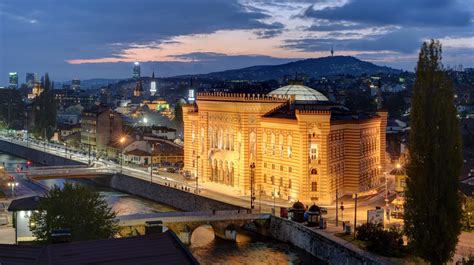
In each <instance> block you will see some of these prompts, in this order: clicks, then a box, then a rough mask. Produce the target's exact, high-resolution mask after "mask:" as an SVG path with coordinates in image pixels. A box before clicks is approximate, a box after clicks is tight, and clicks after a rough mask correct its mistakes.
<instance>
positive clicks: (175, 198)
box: [93, 174, 243, 211]
mask: <svg viewBox="0 0 474 265" xmlns="http://www.w3.org/2000/svg"><path fill="white" fill-rule="evenodd" d="M93 181H95V182H97V183H99V184H102V185H106V186H108V187H111V188H113V189H116V190H119V191H122V192H125V193H129V194H133V195H136V196H140V197H143V198H146V199H149V200H152V201H157V202H160V203H164V204H167V205H170V206H173V207H175V208H178V209H180V210H182V211H209V210H238V209H243V208H241V207H238V206H235V205H232V204H228V203H224V202H220V201H217V200H213V199H210V198H207V197H203V196H199V195H196V194H193V193H190V192H186V191H183V190H181V189H180V188H179V187H177V188H174V187H170V186H163V185H160V184H156V183H150V182H148V181H144V180H141V179H137V178H134V177H130V176H127V175H123V174H117V175H115V176H112V177H104V178H96V179H94V180H93Z"/></svg>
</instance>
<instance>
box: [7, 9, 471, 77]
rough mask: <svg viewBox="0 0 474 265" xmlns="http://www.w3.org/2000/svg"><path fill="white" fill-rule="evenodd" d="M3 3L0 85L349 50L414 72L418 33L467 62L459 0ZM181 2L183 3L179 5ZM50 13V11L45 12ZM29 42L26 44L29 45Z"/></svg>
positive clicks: (465, 12)
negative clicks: (12, 77) (12, 76)
mask: <svg viewBox="0 0 474 265" xmlns="http://www.w3.org/2000/svg"><path fill="white" fill-rule="evenodd" d="M427 4H428V1H426V0H420V1H415V2H407V3H405V4H400V3H398V1H395V0H390V1H384V2H379V1H375V0H353V1H345V0H338V1H308V0H298V1H291V2H290V1H284V0H260V1H244V0H242V1H237V0H236V1H214V0H203V1H185V2H183V1H178V2H170V1H140V2H139V3H135V2H133V3H132V1H128V2H127V1H122V2H121V4H120V5H114V4H113V2H112V1H98V2H94V3H93V4H91V3H90V2H85V1H75V2H71V3H68V5H67V6H65V5H61V3H60V2H59V1H56V0H48V1H41V2H37V1H28V0H24V1H6V2H3V3H2V4H0V7H1V10H2V11H0V13H1V16H2V23H1V24H0V34H1V35H2V38H1V39H2V42H1V43H0V46H1V47H2V49H1V50H2V54H1V58H2V60H0V61H1V63H0V73H1V75H0V83H1V84H6V83H7V82H8V73H9V72H18V74H19V79H20V80H24V76H25V74H26V73H27V72H35V73H39V74H40V75H41V74H44V72H49V73H51V76H52V78H53V79H54V80H57V81H65V80H72V79H73V78H79V79H89V78H126V77H129V76H130V69H131V67H132V65H133V62H135V61H140V62H141V65H142V72H143V76H150V75H151V72H152V69H155V74H156V76H157V77H163V76H173V75H179V74H198V73H207V72H213V71H221V70H227V69H235V68H240V67H246V66H252V65H261V64H280V63H285V62H289V61H294V60H298V59H304V58H315V57H322V56H329V55H330V51H331V47H334V50H335V54H336V55H352V56H356V57H358V58H360V59H363V60H367V61H371V62H374V63H376V64H379V65H387V66H391V67H394V68H401V69H405V70H410V71H413V69H414V66H415V61H416V59H417V55H416V51H417V50H418V49H419V47H420V45H421V43H422V41H423V40H426V39H429V38H439V39H440V40H441V42H442V43H443V45H444V61H445V64H446V65H451V66H453V65H458V64H462V65H464V66H465V67H473V65H472V61H473V59H474V55H473V51H474V44H473V43H474V30H473V29H474V27H472V26H473V23H474V19H473V17H474V16H473V13H474V5H472V3H470V2H469V1H467V0H458V1H447V0H439V1H430V2H429V6H427ZM183 5H185V8H183ZM53 11H54V12H53ZM33 43H34V45H32V44H33Z"/></svg>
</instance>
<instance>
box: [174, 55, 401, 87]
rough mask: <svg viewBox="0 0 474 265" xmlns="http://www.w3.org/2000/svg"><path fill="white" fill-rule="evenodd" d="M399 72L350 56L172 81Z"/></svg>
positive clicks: (261, 66) (318, 76)
mask: <svg viewBox="0 0 474 265" xmlns="http://www.w3.org/2000/svg"><path fill="white" fill-rule="evenodd" d="M401 72H403V71H402V70H399V69H394V68H391V67H388V66H379V65H376V64H374V63H371V62H367V61H362V60H360V59H358V58H355V57H353V56H329V57H320V58H309V59H303V60H298V61H294V62H289V63H284V64H278V65H255V66H250V67H245V68H240V69H231V70H225V71H220V72H211V73H208V74H196V75H180V76H175V78H190V77H195V78H209V79H221V80H232V79H234V80H235V79H240V80H256V81H264V80H270V79H279V78H282V77H284V76H288V75H295V74H304V75H307V76H309V77H313V78H320V77H323V76H333V75H340V74H349V75H362V74H375V73H386V74H387V73H393V74H398V73H401Z"/></svg>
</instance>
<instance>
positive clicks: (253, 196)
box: [250, 163, 255, 210]
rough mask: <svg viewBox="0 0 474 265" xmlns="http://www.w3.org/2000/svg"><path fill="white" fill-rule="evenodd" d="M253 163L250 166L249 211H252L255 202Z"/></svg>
mask: <svg viewBox="0 0 474 265" xmlns="http://www.w3.org/2000/svg"><path fill="white" fill-rule="evenodd" d="M254 182H255V163H252V164H250V210H253V209H254V201H255V187H254V185H255V183H254Z"/></svg>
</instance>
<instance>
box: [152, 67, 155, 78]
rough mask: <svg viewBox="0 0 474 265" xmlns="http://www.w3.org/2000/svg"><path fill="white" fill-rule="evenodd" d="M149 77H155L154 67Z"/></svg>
mask: <svg viewBox="0 0 474 265" xmlns="http://www.w3.org/2000/svg"><path fill="white" fill-rule="evenodd" d="M151 78H152V79H155V68H153V73H152V74H151Z"/></svg>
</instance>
